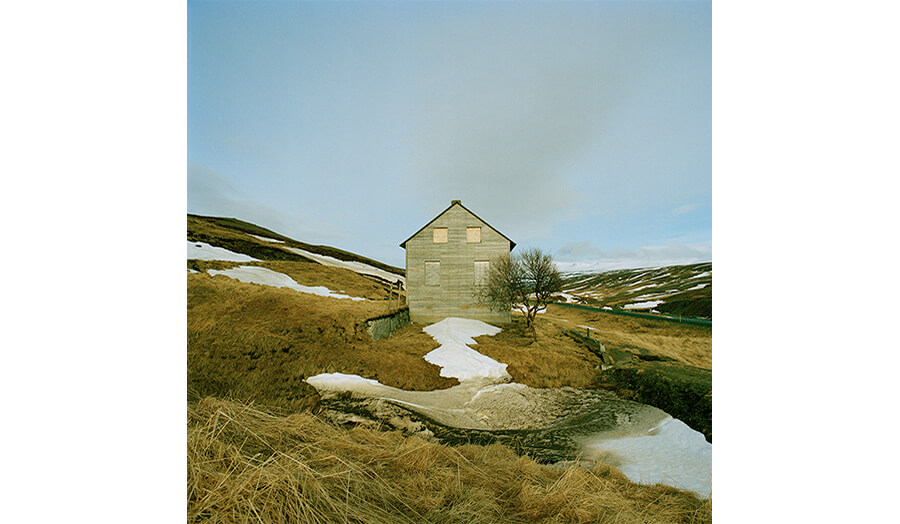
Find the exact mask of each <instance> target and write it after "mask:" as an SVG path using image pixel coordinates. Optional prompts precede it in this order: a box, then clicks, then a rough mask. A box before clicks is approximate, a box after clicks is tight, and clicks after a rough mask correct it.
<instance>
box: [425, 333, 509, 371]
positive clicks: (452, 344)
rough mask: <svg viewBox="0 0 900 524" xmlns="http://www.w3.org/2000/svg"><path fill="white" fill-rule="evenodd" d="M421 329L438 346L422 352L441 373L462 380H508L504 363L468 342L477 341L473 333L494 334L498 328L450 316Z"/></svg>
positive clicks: (479, 334)
mask: <svg viewBox="0 0 900 524" xmlns="http://www.w3.org/2000/svg"><path fill="white" fill-rule="evenodd" d="M422 331H424V332H426V333H428V334H429V335H431V337H432V338H434V339H435V340H436V341H437V342H438V344H441V347H439V348H437V349H434V350H432V351H431V352H430V353H428V354H427V355H425V360H427V361H428V362H431V363H432V364H434V365H436V366H440V367H441V376H442V377H455V378H457V379H459V381H460V382H462V381H464V380H472V379H480V378H489V379H502V380H509V379H510V378H511V377H510V376H509V373H507V372H506V364H501V363H499V362H497V361H496V360H494V359H492V358H489V357H486V356H484V355H482V354H481V353H479V352H477V351H475V350H474V349H472V348H470V347H468V344H477V342H475V340H474V339H473V338H472V337H477V336H481V335H496V334H497V333H499V332H500V331H501V329H500V328H498V327H495V326H492V325H490V324H487V323H485V322H482V321H480V320H472V319H468V318H456V317H449V318H445V319H444V320H441V321H440V322H437V323H435V324H432V325H430V326H427V327H425V328H424V329H422Z"/></svg>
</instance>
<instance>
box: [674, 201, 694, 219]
mask: <svg viewBox="0 0 900 524" xmlns="http://www.w3.org/2000/svg"><path fill="white" fill-rule="evenodd" d="M699 207H700V204H696V203H694V204H684V205H681V206H678V207H676V208H675V209H673V210H672V215H673V216H676V217H677V216H678V215H683V214H685V213H690V212H691V211H693V210H695V209H697V208H699Z"/></svg>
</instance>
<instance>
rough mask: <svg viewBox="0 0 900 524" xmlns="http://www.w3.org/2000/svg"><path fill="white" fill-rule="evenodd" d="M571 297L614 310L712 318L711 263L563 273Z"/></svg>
mask: <svg viewBox="0 0 900 524" xmlns="http://www.w3.org/2000/svg"><path fill="white" fill-rule="evenodd" d="M563 277H564V278H563V289H564V291H565V292H566V293H567V294H569V295H571V296H572V300H574V301H576V302H580V303H583V304H588V305H594V306H601V307H602V306H607V307H611V308H614V309H620V308H622V309H634V310H638V311H639V310H651V309H655V310H657V311H659V312H661V313H668V314H671V315H682V316H688V317H694V318H710V319H711V318H712V263H711V262H705V263H701V264H690V265H685V266H669V267H661V268H646V269H621V270H616V271H605V272H599V273H597V272H580V273H567V274H565V275H563Z"/></svg>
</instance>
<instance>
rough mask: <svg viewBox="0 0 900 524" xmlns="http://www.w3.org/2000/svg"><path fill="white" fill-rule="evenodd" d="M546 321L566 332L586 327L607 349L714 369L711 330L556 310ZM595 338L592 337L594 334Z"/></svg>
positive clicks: (609, 315) (576, 311) (589, 312)
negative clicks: (636, 350) (628, 350)
mask: <svg viewBox="0 0 900 524" xmlns="http://www.w3.org/2000/svg"><path fill="white" fill-rule="evenodd" d="M543 320H544V321H545V322H546V321H556V322H560V321H561V320H565V321H567V322H566V323H559V325H560V326H563V327H566V328H567V329H578V328H577V327H576V326H578V325H585V326H591V327H593V328H596V329H597V330H598V331H597V332H595V333H596V336H597V338H599V339H600V340H601V341H602V342H603V343H604V344H606V345H614V346H620V347H632V348H642V349H646V350H649V351H651V352H652V353H655V354H657V355H662V356H666V357H670V358H673V359H675V360H677V361H679V362H682V363H684V364H687V365H689V366H696V367H701V368H704V369H712V328H711V327H705V326H694V325H690V324H678V323H675V322H667V321H663V320H650V319H640V318H632V317H625V316H621V315H612V314H608V313H601V312H596V313H594V312H591V311H584V310H578V309H574V308H564V307H559V306H557V307H554V306H550V309H549V310H548V311H547V313H546V314H545V315H544V319H543ZM592 336H593V333H592Z"/></svg>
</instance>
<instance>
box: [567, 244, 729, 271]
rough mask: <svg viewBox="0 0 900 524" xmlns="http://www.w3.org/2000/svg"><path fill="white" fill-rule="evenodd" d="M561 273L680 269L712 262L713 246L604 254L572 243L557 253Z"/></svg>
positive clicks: (646, 249)
mask: <svg viewBox="0 0 900 524" xmlns="http://www.w3.org/2000/svg"><path fill="white" fill-rule="evenodd" d="M556 258H558V259H559V261H557V263H556V265H557V267H558V268H559V270H560V271H609V270H613V269H629V268H641V267H663V266H677V265H683V264H696V263H699V262H710V261H712V242H695V243H692V244H668V245H665V246H644V247H639V248H636V249H615V250H611V251H603V250H601V249H597V248H595V247H593V246H591V245H590V243H589V242H573V243H569V244H566V245H564V246H563V247H562V248H560V249H559V250H557V253H556Z"/></svg>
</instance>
